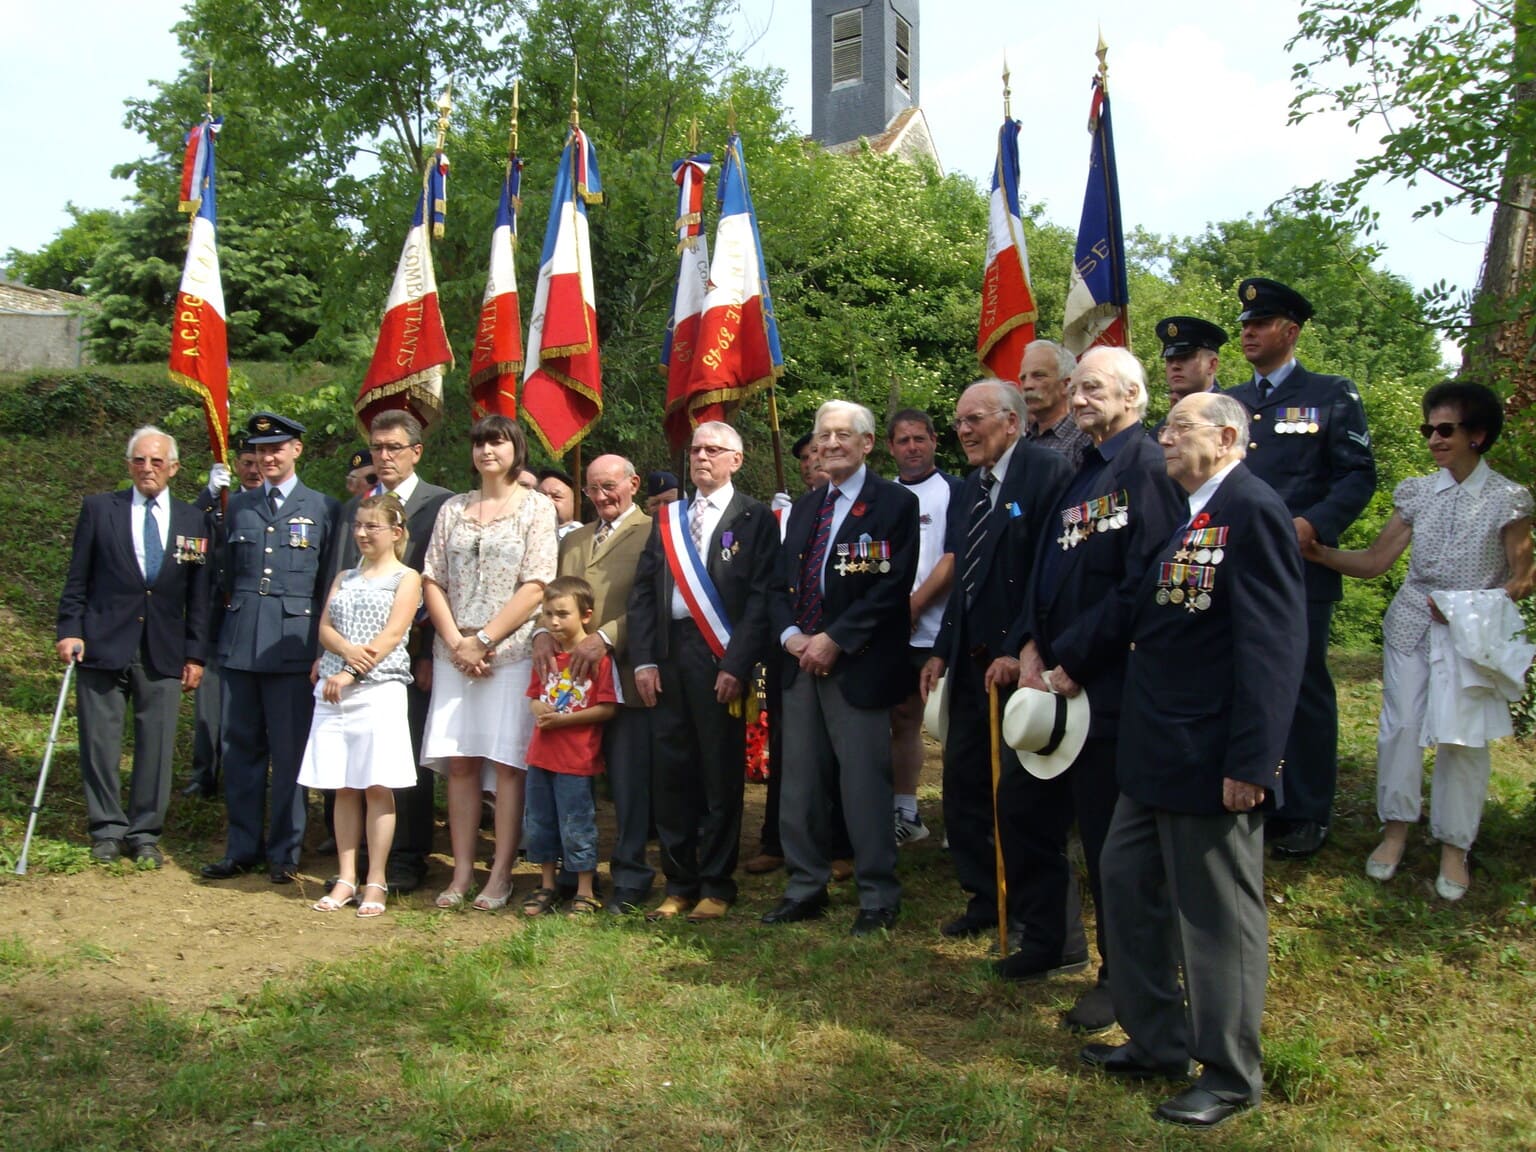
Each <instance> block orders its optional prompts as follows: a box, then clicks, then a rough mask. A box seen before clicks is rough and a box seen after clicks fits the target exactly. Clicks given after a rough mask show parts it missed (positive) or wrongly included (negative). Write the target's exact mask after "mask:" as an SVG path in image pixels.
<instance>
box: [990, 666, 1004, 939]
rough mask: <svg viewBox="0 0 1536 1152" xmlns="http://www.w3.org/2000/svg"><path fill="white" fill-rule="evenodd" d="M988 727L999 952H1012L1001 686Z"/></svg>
mask: <svg viewBox="0 0 1536 1152" xmlns="http://www.w3.org/2000/svg"><path fill="white" fill-rule="evenodd" d="M987 713H988V719H987V728H988V730H989V732H990V734H991V737H992V847H993V851H994V853H995V855H996V857H997V954H998V955H999V956H1002V957H1006V956H1007V955H1008V875H1007V872H1006V870H1005V869H1004V868H1003V837H1002V833H1001V831H1000V830H999V828H998V823H997V784H998V781H999V780H1001V779H1002V776H1003V747H1002V745H1003V734H1002V728H1001V725H1000V723H999V716H998V701H997V685H996V684H993V685H992V686H991V687H989V688H988V689H987Z"/></svg>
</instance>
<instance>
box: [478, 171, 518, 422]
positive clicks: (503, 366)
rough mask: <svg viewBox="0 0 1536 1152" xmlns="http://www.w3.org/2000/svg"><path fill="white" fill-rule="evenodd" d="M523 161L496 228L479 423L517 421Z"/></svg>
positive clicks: (506, 185) (481, 353)
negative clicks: (503, 419)
mask: <svg viewBox="0 0 1536 1152" xmlns="http://www.w3.org/2000/svg"><path fill="white" fill-rule="evenodd" d="M522 180H523V162H522V160H521V159H520V158H519V157H518V156H516V155H513V156H511V157H510V158H508V160H507V173H506V178H505V179H504V180H503V181H502V184H501V202H500V203H499V204H498V205H497V206H496V226H495V228H493V229H492V230H491V266H490V273H489V275H488V276H487V278H486V282H485V297H484V298H483V299H482V300H481V302H480V326H479V328H477V329H476V330H475V349H474V352H473V354H472V355H471V356H470V360H469V402H470V407H471V410H472V411H473V413H474V416H475V418H476V419H479V418H480V417H481V416H489V415H493V414H494V415H498V416H506V417H507V418H508V419H512V420H515V419H517V376H518V373H519V372H520V371H521V370H522V367H523V335H522V319H521V317H520V316H519V315H518V310H517V266H516V264H515V262H514V256H515V255H516V251H517V212H518V209H519V208H520V207H521V206H522V200H521V196H520V192H521V186H522Z"/></svg>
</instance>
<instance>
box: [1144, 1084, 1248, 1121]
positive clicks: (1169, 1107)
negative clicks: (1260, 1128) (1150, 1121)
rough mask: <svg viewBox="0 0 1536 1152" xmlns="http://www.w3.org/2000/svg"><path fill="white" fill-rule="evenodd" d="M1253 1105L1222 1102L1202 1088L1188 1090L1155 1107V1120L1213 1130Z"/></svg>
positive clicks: (1241, 1102) (1245, 1102) (1230, 1101)
mask: <svg viewBox="0 0 1536 1152" xmlns="http://www.w3.org/2000/svg"><path fill="white" fill-rule="evenodd" d="M1252 1107H1253V1104H1252V1103H1251V1102H1250V1101H1247V1100H1223V1099H1222V1098H1221V1097H1220V1096H1218V1095H1216V1093H1214V1092H1210V1091H1207V1090H1206V1089H1204V1088H1199V1087H1196V1088H1190V1089H1187V1090H1186V1091H1183V1092H1180V1093H1179V1094H1178V1095H1177V1096H1175V1097H1174V1098H1173V1099H1171V1100H1164V1101H1163V1102H1162V1103H1161V1104H1159V1105H1158V1106H1157V1118H1158V1119H1159V1120H1166V1121H1168V1122H1169V1123H1170V1124H1186V1125H1188V1126H1189V1127H1191V1128H1214V1127H1215V1126H1216V1125H1218V1124H1220V1123H1221V1122H1222V1121H1223V1120H1226V1119H1228V1118H1229V1117H1232V1116H1236V1115H1237V1114H1238V1113H1239V1112H1246V1111H1247V1110H1248V1109H1249V1108H1252Z"/></svg>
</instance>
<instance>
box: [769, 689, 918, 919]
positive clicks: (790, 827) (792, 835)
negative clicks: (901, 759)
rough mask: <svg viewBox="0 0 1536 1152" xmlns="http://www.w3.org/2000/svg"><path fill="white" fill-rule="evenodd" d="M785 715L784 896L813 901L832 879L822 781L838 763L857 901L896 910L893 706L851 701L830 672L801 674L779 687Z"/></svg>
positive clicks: (781, 796)
mask: <svg viewBox="0 0 1536 1152" xmlns="http://www.w3.org/2000/svg"><path fill="white" fill-rule="evenodd" d="M783 716H784V776H783V785H782V790H781V792H780V794H779V840H780V841H781V842H782V844H783V846H784V861H785V866H786V868H787V869H788V872H789V884H788V885H787V886H786V887H785V889H784V895H785V896H786V897H787V898H788V899H791V900H808V899H811V898H812V897H814V896H816V895H817V894H818V893H820V892H821V891H822V890H823V889H825V888H826V886H827V882H828V880H830V879H831V876H832V868H831V864H830V863H829V862H828V860H827V858H826V855H825V853H824V852H823V849H822V845H823V844H826V843H827V842H828V839H829V830H828V827H827V824H828V819H829V809H828V805H827V803H826V787H827V786H826V780H827V779H829V778H830V775H831V773H832V772H833V771H834V770H835V768H834V766H838V767H840V772H839V775H840V782H841V789H842V797H843V818H844V820H845V821H846V822H847V825H848V838H849V839H850V840H851V841H852V842H853V867H854V874H855V876H856V878H857V881H858V886H859V907H860V908H864V909H869V910H878V909H896V908H899V907H900V906H901V884H900V883H899V882H898V881H897V879H896V828H895V825H894V824H893V823H892V821H891V805H892V804H893V802H894V800H893V793H892V788H891V710H890V709H889V708H858V707H855V706H854V705H852V704H849V703H848V701H847V700H845V699H844V698H843V691H842V689H841V688H840V687H839V686H838V680H837V677H836V676H809V675H806V674H805V673H803V672H802V673H799V674H797V675H796V676H795V678H794V683H793V684H789V685H786V686H785V688H784V709H783Z"/></svg>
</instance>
